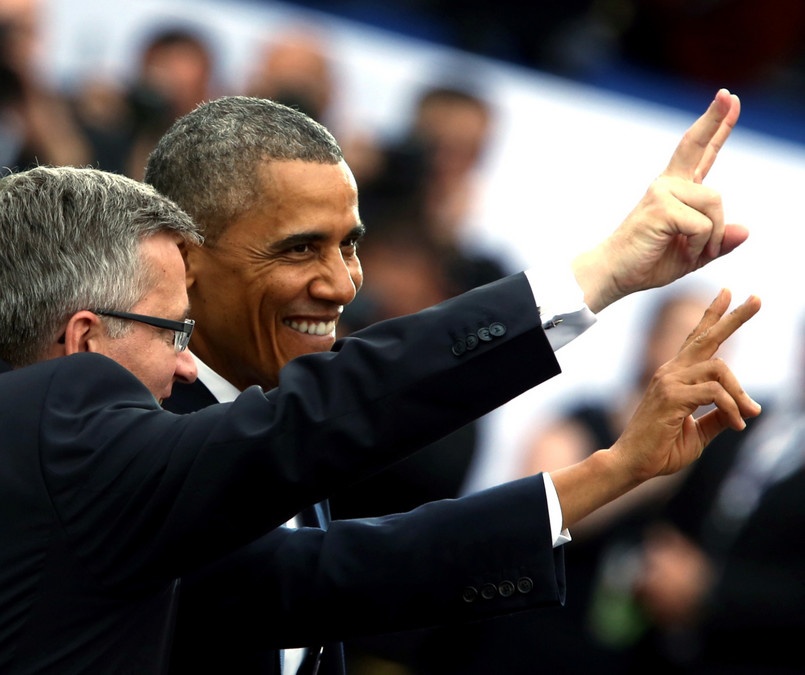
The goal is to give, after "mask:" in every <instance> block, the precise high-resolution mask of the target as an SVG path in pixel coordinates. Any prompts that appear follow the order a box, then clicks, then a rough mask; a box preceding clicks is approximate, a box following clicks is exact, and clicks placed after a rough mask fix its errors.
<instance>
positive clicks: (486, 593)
mask: <svg viewBox="0 0 805 675" xmlns="http://www.w3.org/2000/svg"><path fill="white" fill-rule="evenodd" d="M497 594H498V589H497V587H496V586H495V584H484V585H483V586H482V587H481V597H482V598H483V599H484V600H491V599H492V598H494V597H495V596H496V595H497Z"/></svg>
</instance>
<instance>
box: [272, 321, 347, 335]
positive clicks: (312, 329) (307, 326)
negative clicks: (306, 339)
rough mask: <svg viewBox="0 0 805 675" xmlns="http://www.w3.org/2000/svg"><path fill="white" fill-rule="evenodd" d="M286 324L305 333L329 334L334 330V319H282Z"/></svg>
mask: <svg viewBox="0 0 805 675" xmlns="http://www.w3.org/2000/svg"><path fill="white" fill-rule="evenodd" d="M283 323H284V324H285V325H286V326H290V327H291V328H293V329H294V330H297V331H299V332H300V333H307V334H308V335H330V334H331V333H332V332H333V331H334V330H335V321H319V322H315V321H311V322H307V321H302V322H301V323H300V322H296V321H283Z"/></svg>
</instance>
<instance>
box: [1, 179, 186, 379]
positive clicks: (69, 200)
mask: <svg viewBox="0 0 805 675" xmlns="http://www.w3.org/2000/svg"><path fill="white" fill-rule="evenodd" d="M162 232H164V233H174V234H175V235H176V236H177V237H179V238H181V239H184V240H185V241H187V242H192V243H200V241H201V238H200V236H199V234H198V229H197V227H196V225H195V223H194V222H193V220H192V219H191V218H190V217H189V216H188V215H187V214H186V213H184V212H183V211H182V210H181V209H180V208H179V207H178V206H176V204H174V203H173V202H172V201H171V200H169V199H167V198H166V197H164V196H163V195H160V194H159V193H158V192H157V191H156V190H154V189H153V188H151V187H149V186H147V185H144V184H142V183H139V182H137V181H135V180H132V179H130V178H126V177H124V176H120V175H115V174H111V173H105V172H103V171H98V170H96V169H79V168H73V167H58V168H52V167H36V168H34V169H30V170H28V171H24V172H21V173H15V174H11V175H8V176H6V177H5V178H3V179H2V180H0V358H3V359H5V360H6V361H8V362H9V363H10V364H12V365H13V366H17V367H19V366H24V365H29V364H31V363H35V362H36V361H39V360H41V359H42V358H44V355H45V353H46V351H47V350H48V349H49V346H50V345H51V344H52V343H53V341H55V340H56V339H58V336H59V331H62V330H64V324H65V323H66V321H67V320H68V319H69V318H70V317H71V316H72V315H73V314H75V313H76V312H78V311H81V310H83V309H101V308H103V309H114V310H118V311H125V310H128V309H130V308H131V307H132V306H133V305H134V304H135V303H136V302H138V301H139V300H140V299H141V298H142V297H143V296H144V295H145V294H146V293H147V292H148V291H149V290H150V288H151V287H152V284H153V281H152V277H151V270H150V268H149V267H148V266H147V265H143V264H142V259H141V244H142V241H143V239H145V238H146V237H149V236H152V235H154V234H157V233H162ZM117 330H118V332H119V331H120V330H121V329H120V324H118V329H117ZM110 333H112V335H113V337H114V336H115V335H114V327H113V326H112V322H110Z"/></svg>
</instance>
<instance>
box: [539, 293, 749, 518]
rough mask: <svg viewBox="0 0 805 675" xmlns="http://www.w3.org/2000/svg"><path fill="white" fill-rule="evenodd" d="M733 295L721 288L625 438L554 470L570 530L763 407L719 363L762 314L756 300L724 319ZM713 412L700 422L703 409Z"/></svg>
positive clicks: (668, 470) (651, 387)
mask: <svg viewBox="0 0 805 675" xmlns="http://www.w3.org/2000/svg"><path fill="white" fill-rule="evenodd" d="M729 303H730V293H729V291H727V290H722V291H721V292H720V293H719V295H718V296H717V297H716V299H715V300H714V301H713V303H712V304H711V305H710V307H709V308H708V309H707V311H706V312H705V313H704V316H703V317H702V320H701V321H700V322H699V325H698V326H697V327H696V328H695V329H694V331H693V332H692V333H691V334H690V336H689V337H688V338H687V340H686V341H685V343H684V344H683V345H682V349H681V350H680V351H679V353H678V354H677V356H676V357H675V358H674V359H672V360H671V361H669V362H668V363H666V364H665V365H664V366H662V367H661V368H660V369H659V370H658V371H657V373H656V374H655V375H654V378H653V379H652V381H651V384H650V385H649V388H648V390H647V391H646V394H645V396H644V397H643V400H642V401H641V403H640V405H639V406H638V408H637V410H636V412H635V414H634V416H633V417H632V419H631V420H630V422H629V424H628V425H627V426H626V429H625V430H624V432H623V434H622V435H621V437H620V438H619V439H618V440H617V441H616V442H615V444H614V445H613V446H612V447H611V448H610V449H609V450H599V451H598V452H596V453H594V454H592V455H591V456H590V457H588V458H587V459H585V460H583V461H581V462H579V463H577V464H574V465H572V466H569V467H566V468H563V469H559V470H558V471H554V472H552V473H551V478H552V479H553V482H554V485H555V486H556V492H557V495H558V497H559V502H560V504H561V506H562V517H563V524H564V527H570V526H571V525H573V524H574V523H576V522H578V521H579V520H581V519H582V518H583V517H585V516H586V515H588V514H590V513H591V512H593V511H594V510H596V509H597V508H599V507H601V506H603V505H604V504H607V503H609V502H610V501H612V500H613V499H615V498H617V497H619V496H621V495H622V494H624V493H626V492H628V491H629V490H631V489H632V488H634V487H637V486H638V485H640V484H641V483H643V482H644V481H646V480H648V479H649V478H653V477H654V476H662V475H668V474H671V473H675V472H676V471H679V470H680V469H682V468H683V467H685V466H687V465H688V464H690V463H691V462H693V461H694V460H695V459H697V458H698V457H699V455H700V454H701V453H702V451H703V450H704V448H705V446H707V444H708V443H710V441H712V440H713V439H714V438H715V437H716V436H717V435H718V434H719V433H720V432H721V431H723V430H724V429H726V428H727V427H732V428H733V429H737V430H741V429H743V428H744V427H745V426H746V423H745V422H744V418H746V417H754V416H756V415H758V414H759V413H760V406H759V405H758V404H757V403H755V402H754V401H753V400H752V399H751V398H750V397H749V396H748V395H747V394H746V392H744V391H743V389H742V388H741V385H740V383H739V382H738V380H737V379H736V377H735V376H734V375H733V374H732V372H731V371H730V370H729V368H727V365H726V364H725V363H724V362H723V361H722V360H721V359H715V358H713V356H714V354H715V353H716V351H717V350H718V348H719V346H720V345H721V344H722V343H723V342H724V341H725V340H726V339H727V338H728V337H729V336H730V335H732V334H733V333H734V332H735V331H736V330H737V329H738V328H739V327H740V326H741V325H742V324H743V323H745V322H746V321H748V320H749V319H750V318H751V317H752V316H754V315H755V314H756V313H757V311H758V310H759V309H760V300H759V299H758V298H757V297H755V296H751V297H750V298H749V299H748V300H746V302H744V303H743V304H742V305H740V306H739V307H737V308H736V309H735V310H734V311H733V312H731V313H730V314H727V315H725V313H726V311H727V308H728V307H729ZM709 405H713V406H714V407H713V409H712V410H710V411H709V412H707V413H705V414H704V415H702V416H701V417H699V418H698V419H694V418H693V413H694V412H695V411H696V409H697V408H699V407H700V406H709Z"/></svg>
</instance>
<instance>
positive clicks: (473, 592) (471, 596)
mask: <svg viewBox="0 0 805 675" xmlns="http://www.w3.org/2000/svg"><path fill="white" fill-rule="evenodd" d="M477 597H478V589H477V588H475V587H473V586H467V587H466V588H465V589H464V591H463V592H462V593H461V599H462V600H463V601H464V602H468V603H469V602H475V599H476V598H477Z"/></svg>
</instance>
